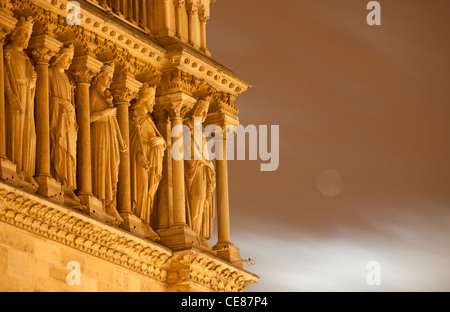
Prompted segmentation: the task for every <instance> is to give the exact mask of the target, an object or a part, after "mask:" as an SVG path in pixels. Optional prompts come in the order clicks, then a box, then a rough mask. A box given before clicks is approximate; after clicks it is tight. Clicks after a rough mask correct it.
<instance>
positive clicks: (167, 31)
mask: <svg viewBox="0 0 450 312" xmlns="http://www.w3.org/2000/svg"><path fill="white" fill-rule="evenodd" d="M162 10H163V28H162V31H161V32H160V35H161V37H164V36H172V35H173V31H172V27H171V24H172V23H171V20H170V0H162Z"/></svg>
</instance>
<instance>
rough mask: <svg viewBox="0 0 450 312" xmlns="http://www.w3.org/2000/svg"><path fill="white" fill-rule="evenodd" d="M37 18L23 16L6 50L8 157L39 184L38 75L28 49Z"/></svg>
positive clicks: (22, 173)
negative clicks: (36, 126)
mask: <svg viewBox="0 0 450 312" xmlns="http://www.w3.org/2000/svg"><path fill="white" fill-rule="evenodd" d="M33 24H34V21H33V18H32V17H28V18H26V19H25V18H24V17H21V18H20V20H19V21H18V22H17V25H16V27H15V29H14V30H13V32H12V34H11V36H10V43H9V44H8V45H7V46H6V47H5V50H4V59H5V60H4V64H5V73H4V75H5V80H4V81H5V111H6V129H7V142H6V145H7V156H8V159H9V160H11V161H12V162H13V163H15V164H16V165H17V171H18V175H19V177H20V178H21V179H22V180H24V181H26V182H28V183H31V184H33V185H34V186H37V183H36V182H35V181H34V179H33V176H34V174H35V165H36V129H35V122H34V96H35V91H36V89H35V86H36V79H37V74H36V72H35V71H34V67H33V65H32V64H31V61H30V59H29V58H28V56H27V54H26V53H25V52H24V49H26V48H27V46H28V42H29V40H30V37H31V33H32V31H33Z"/></svg>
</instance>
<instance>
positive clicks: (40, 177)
mask: <svg viewBox="0 0 450 312" xmlns="http://www.w3.org/2000/svg"><path fill="white" fill-rule="evenodd" d="M62 45H63V44H62V42H60V41H58V40H56V39H54V38H52V37H50V36H48V35H39V36H34V37H31V39H30V42H29V44H28V50H30V51H31V56H32V58H33V60H34V63H35V70H36V73H37V80H36V96H35V116H36V175H35V177H34V179H35V180H36V182H37V183H38V184H39V189H38V191H37V193H38V194H39V195H42V196H45V197H55V196H56V198H58V199H60V200H61V199H63V198H62V195H63V192H62V189H61V183H59V182H57V181H56V180H55V179H53V178H52V177H51V174H50V111H49V107H50V104H49V85H48V65H49V61H50V59H51V58H52V57H53V56H54V55H55V54H56V53H57V52H58V51H59V49H60V48H61V47H62Z"/></svg>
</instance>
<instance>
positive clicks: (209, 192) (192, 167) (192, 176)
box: [184, 100, 216, 239]
mask: <svg viewBox="0 0 450 312" xmlns="http://www.w3.org/2000/svg"><path fill="white" fill-rule="evenodd" d="M208 108H209V101H206V100H199V101H198V102H197V105H196V107H195V108H194V112H193V114H192V118H191V119H190V120H189V121H188V122H186V125H188V126H189V128H190V129H191V156H192V157H191V159H190V160H185V161H184V172H185V180H186V193H187V195H186V207H187V212H188V218H187V219H188V221H189V222H190V226H191V228H192V229H193V230H194V231H195V232H196V233H197V234H198V235H199V236H200V237H203V238H205V239H209V238H211V235H212V226H213V220H214V190H215V187H216V182H215V181H216V180H215V172H214V165H213V164H212V162H211V161H210V160H208V159H207V157H205V155H204V153H202V152H203V151H204V150H206V149H204V146H205V145H206V138H205V136H204V135H203V134H202V135H201V136H198V135H197V136H196V135H194V131H193V128H194V127H195V126H197V125H194V122H196V121H200V120H201V121H202V122H204V121H205V119H206V115H207V113H208ZM195 117H198V118H196V119H194V118H195ZM200 138H201V139H200ZM196 151H197V152H196ZM195 153H201V155H202V156H201V159H200V160H196V159H195V157H194V155H195Z"/></svg>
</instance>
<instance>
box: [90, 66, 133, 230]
mask: <svg viewBox="0 0 450 312" xmlns="http://www.w3.org/2000/svg"><path fill="white" fill-rule="evenodd" d="M113 75H114V64H111V65H109V64H105V65H104V66H103V67H102V69H101V70H100V72H99V74H98V75H97V76H96V77H95V78H94V79H93V81H92V86H91V88H90V92H89V95H90V110H91V155H92V156H91V159H92V192H93V194H94V195H95V196H96V197H97V198H98V199H100V200H101V201H102V202H103V207H104V208H105V211H106V212H107V213H108V214H110V215H112V216H114V217H115V218H116V219H117V220H119V221H120V222H122V221H123V219H122V217H120V215H119V213H118V211H117V201H116V195H117V182H118V180H119V165H120V152H124V151H126V150H127V146H126V143H125V141H124V140H123V138H122V135H121V132H120V129H119V125H118V123H117V118H116V116H117V108H115V107H114V105H113V103H112V96H111V94H110V92H109V90H107V89H108V88H109V86H110V85H111V82H112V78H113Z"/></svg>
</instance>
